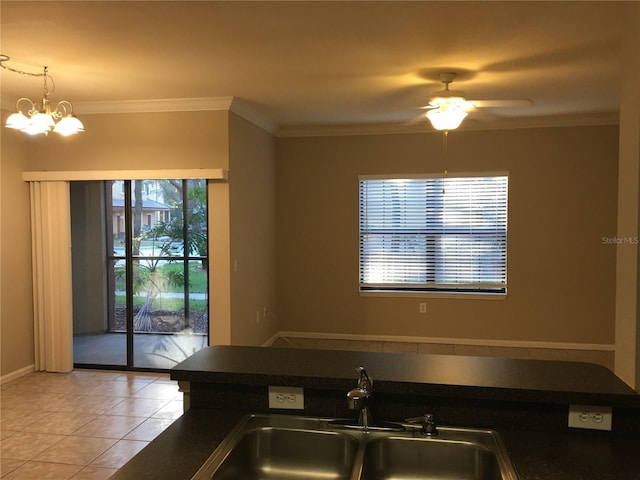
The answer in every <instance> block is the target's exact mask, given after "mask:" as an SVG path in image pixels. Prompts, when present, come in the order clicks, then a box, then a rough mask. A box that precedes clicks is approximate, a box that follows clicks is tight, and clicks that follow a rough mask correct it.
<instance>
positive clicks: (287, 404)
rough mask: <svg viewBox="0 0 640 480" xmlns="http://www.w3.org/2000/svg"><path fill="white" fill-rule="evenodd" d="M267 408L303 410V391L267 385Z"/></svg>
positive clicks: (295, 388) (297, 388) (296, 388)
mask: <svg viewBox="0 0 640 480" xmlns="http://www.w3.org/2000/svg"><path fill="white" fill-rule="evenodd" d="M269 408H283V409H288V410H304V390H303V389H302V388H300V387H272V386H271V385H269Z"/></svg>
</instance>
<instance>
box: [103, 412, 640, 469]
mask: <svg viewBox="0 0 640 480" xmlns="http://www.w3.org/2000/svg"><path fill="white" fill-rule="evenodd" d="M243 415H244V414H243V413H242V412H239V411H233V412H228V411H219V410H208V409H192V410H189V411H188V412H187V413H185V414H184V415H183V416H182V417H180V418H179V419H178V420H176V421H175V423H174V424H172V425H171V426H170V427H169V428H168V429H167V430H165V431H164V432H163V433H162V434H161V435H160V436H159V437H158V438H157V439H156V440H154V441H153V442H152V443H151V444H150V445H149V446H147V447H146V448H145V449H143V450H142V451H141V452H140V453H139V454H138V455H136V456H135V457H134V458H133V459H132V460H131V461H130V462H129V463H128V464H126V465H125V466H124V467H123V468H121V469H120V470H119V471H118V472H116V474H115V475H114V476H112V477H110V478H111V480H189V479H190V478H191V477H192V476H193V475H194V474H195V473H196V472H197V471H198V469H199V468H200V466H201V465H202V464H203V463H204V462H205V460H206V459H207V458H208V457H209V455H211V453H212V452H213V451H214V450H215V448H216V447H217V445H218V443H219V442H220V441H222V439H223V438H224V437H225V436H226V435H227V433H228V432H229V431H231V429H232V428H233V427H234V426H235V424H236V423H237V422H238V421H239V420H240V418H242V416H243ZM500 434H501V435H502V438H503V440H504V443H505V445H506V447H507V450H508V451H509V456H510V458H511V461H512V462H513V464H514V466H515V468H516V471H517V473H518V477H519V480H591V479H593V480H638V479H640V456H639V455H638V452H640V436H638V435H635V436H629V435H619V434H612V433H610V432H591V431H573V430H571V431H570V430H567V431H565V432H549V433H543V432H529V431H522V430H515V429H501V430H500Z"/></svg>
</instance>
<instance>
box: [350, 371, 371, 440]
mask: <svg viewBox="0 0 640 480" xmlns="http://www.w3.org/2000/svg"><path fill="white" fill-rule="evenodd" d="M356 372H357V373H358V374H359V378H358V385H357V386H356V388H352V389H351V390H349V391H348V392H347V405H348V406H349V408H350V409H351V410H358V411H359V412H360V413H359V414H358V425H361V426H362V427H363V428H364V430H368V429H369V426H370V425H372V424H373V418H372V417H371V412H370V411H369V399H370V398H371V394H372V393H373V379H372V378H371V377H370V376H369V375H368V374H367V371H366V370H365V369H364V367H358V368H356Z"/></svg>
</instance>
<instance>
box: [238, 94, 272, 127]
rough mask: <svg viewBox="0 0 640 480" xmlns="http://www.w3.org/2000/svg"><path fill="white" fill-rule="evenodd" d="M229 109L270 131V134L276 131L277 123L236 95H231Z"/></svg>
mask: <svg viewBox="0 0 640 480" xmlns="http://www.w3.org/2000/svg"><path fill="white" fill-rule="evenodd" d="M229 111H231V112H233V113H235V114H236V115H238V116H239V117H242V118H244V119H245V120H247V121H249V122H251V123H253V124H254V125H256V126H258V127H260V128H262V129H263V130H265V131H267V132H269V133H271V134H272V135H275V134H277V132H278V124H277V123H275V122H274V121H273V120H271V119H270V118H269V117H267V116H266V115H263V114H261V113H260V112H258V111H257V110H256V109H255V108H253V107H251V106H250V105H249V104H248V103H247V102H245V101H243V100H241V99H239V98H238V97H232V101H231V106H230V108H229Z"/></svg>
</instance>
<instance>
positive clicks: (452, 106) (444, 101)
mask: <svg viewBox="0 0 640 480" xmlns="http://www.w3.org/2000/svg"><path fill="white" fill-rule="evenodd" d="M429 104H430V105H431V106H432V107H434V108H432V109H431V110H429V111H428V112H427V114H426V116H427V118H428V119H429V121H430V122H431V125H433V128H435V129H436V130H455V129H456V128H458V127H459V126H460V124H461V123H462V121H463V120H464V119H465V117H466V116H467V115H468V112H469V110H471V109H473V108H474V105H473V103H471V102H469V101H467V100H465V98H464V97H435V98H432V99H431V100H430V101H429Z"/></svg>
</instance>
